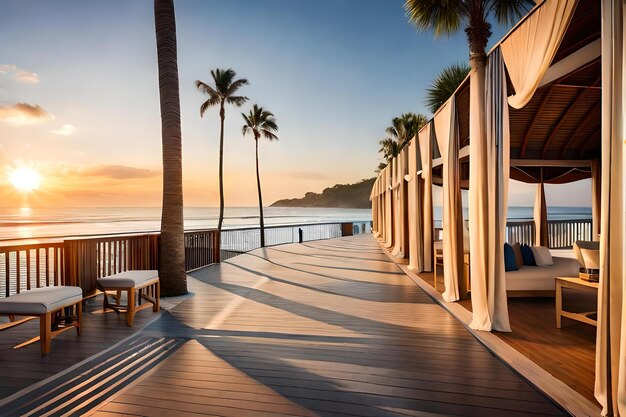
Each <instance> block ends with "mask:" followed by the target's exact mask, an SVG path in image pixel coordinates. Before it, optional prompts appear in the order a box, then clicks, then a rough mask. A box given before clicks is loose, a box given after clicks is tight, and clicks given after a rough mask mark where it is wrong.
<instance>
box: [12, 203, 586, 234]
mask: <svg viewBox="0 0 626 417" xmlns="http://www.w3.org/2000/svg"><path fill="white" fill-rule="evenodd" d="M218 214H219V210H218V208H215V207H210V208H209V207H189V208H186V209H185V212H184V215H185V229H186V230H193V229H209V228H215V227H216V226H217V219H218ZM258 214H259V213H258V208H257V207H226V208H225V215H224V228H235V227H245V226H258V221H259V219H258ZM264 214H265V224H266V225H268V226H269V225H287V224H301V223H330V222H342V221H368V220H371V210H370V209H341V208H291V207H290V208H283V207H267V208H265V209H264ZM465 216H467V209H465ZM434 217H435V226H437V227H440V225H441V207H435V210H434ZM532 217H533V208H532V207H509V211H508V218H509V219H511V220H513V219H514V220H528V219H532ZM589 218H591V208H589V207H548V219H549V220H567V219H589ZM160 219H161V209H160V208H159V207H144V208H140V207H107V208H102V207H99V208H30V209H25V208H0V240H13V239H30V238H52V237H69V236H87V235H105V234H113V233H130V232H152V231H158V230H159V227H160V226H159V225H160Z"/></svg>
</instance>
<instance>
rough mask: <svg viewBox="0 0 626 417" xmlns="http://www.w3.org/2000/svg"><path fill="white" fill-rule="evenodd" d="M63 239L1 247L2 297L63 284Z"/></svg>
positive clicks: (0, 278)
mask: <svg viewBox="0 0 626 417" xmlns="http://www.w3.org/2000/svg"><path fill="white" fill-rule="evenodd" d="M63 253H64V246H63V243H62V242H61V243H59V242H56V243H37V244H29V245H11V246H1V247H0V297H8V296H9V295H12V294H17V293H19V292H20V291H23V290H30V289H31V288H39V287H46V286H49V285H61V284H64V283H65V281H64V277H65V264H64V262H63V259H64V256H63Z"/></svg>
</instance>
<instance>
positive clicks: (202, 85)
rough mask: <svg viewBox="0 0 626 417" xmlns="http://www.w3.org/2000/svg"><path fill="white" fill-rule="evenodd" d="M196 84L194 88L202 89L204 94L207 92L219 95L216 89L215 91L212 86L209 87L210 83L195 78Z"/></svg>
mask: <svg viewBox="0 0 626 417" xmlns="http://www.w3.org/2000/svg"><path fill="white" fill-rule="evenodd" d="M195 84H196V88H197V89H198V90H200V91H202V92H203V93H204V94H208V95H210V96H217V95H219V94H218V92H217V91H215V89H214V88H213V87H211V86H210V85H208V84H206V83H204V82H202V81H200V80H196V82H195Z"/></svg>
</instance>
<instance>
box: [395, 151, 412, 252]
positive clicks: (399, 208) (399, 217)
mask: <svg viewBox="0 0 626 417" xmlns="http://www.w3.org/2000/svg"><path fill="white" fill-rule="evenodd" d="M408 152H409V148H408V147H407V146H405V147H403V148H402V150H401V151H400V153H399V154H398V156H397V157H396V166H395V168H396V169H395V172H394V181H393V207H394V245H393V250H392V251H391V254H392V255H393V256H395V257H396V258H404V257H405V255H406V253H407V248H406V247H405V246H406V244H405V239H406V235H405V230H406V227H407V225H406V222H407V216H406V213H405V209H406V204H405V203H406V201H405V199H406V198H407V197H406V196H405V190H404V182H405V180H404V176H405V175H406V172H407V169H406V168H407V163H408Z"/></svg>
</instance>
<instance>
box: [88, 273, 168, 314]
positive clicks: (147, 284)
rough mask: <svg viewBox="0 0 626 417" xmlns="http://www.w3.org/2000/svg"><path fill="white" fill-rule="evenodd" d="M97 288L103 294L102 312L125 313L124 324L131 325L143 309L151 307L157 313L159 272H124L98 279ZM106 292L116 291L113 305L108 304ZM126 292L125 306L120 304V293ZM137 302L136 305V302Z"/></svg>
mask: <svg viewBox="0 0 626 417" xmlns="http://www.w3.org/2000/svg"><path fill="white" fill-rule="evenodd" d="M98 288H99V289H100V291H102V292H103V293H104V301H103V306H102V307H103V309H104V311H105V312H106V311H115V312H116V313H118V314H119V313H124V312H125V313H126V324H128V325H129V326H132V325H133V321H134V319H135V314H136V313H137V312H138V311H141V310H143V309H145V308H149V307H152V310H153V311H154V312H157V311H159V297H160V296H161V287H160V284H159V271H156V270H139V271H125V272H120V273H117V274H113V275H109V276H106V277H102V278H98ZM107 291H116V292H117V294H116V297H115V303H111V302H109V295H108V294H107ZM122 291H126V295H127V297H126V300H127V301H126V305H122V304H120V299H121V292H122ZM137 300H138V303H137V302H136V301H137ZM142 301H147V303H142Z"/></svg>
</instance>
